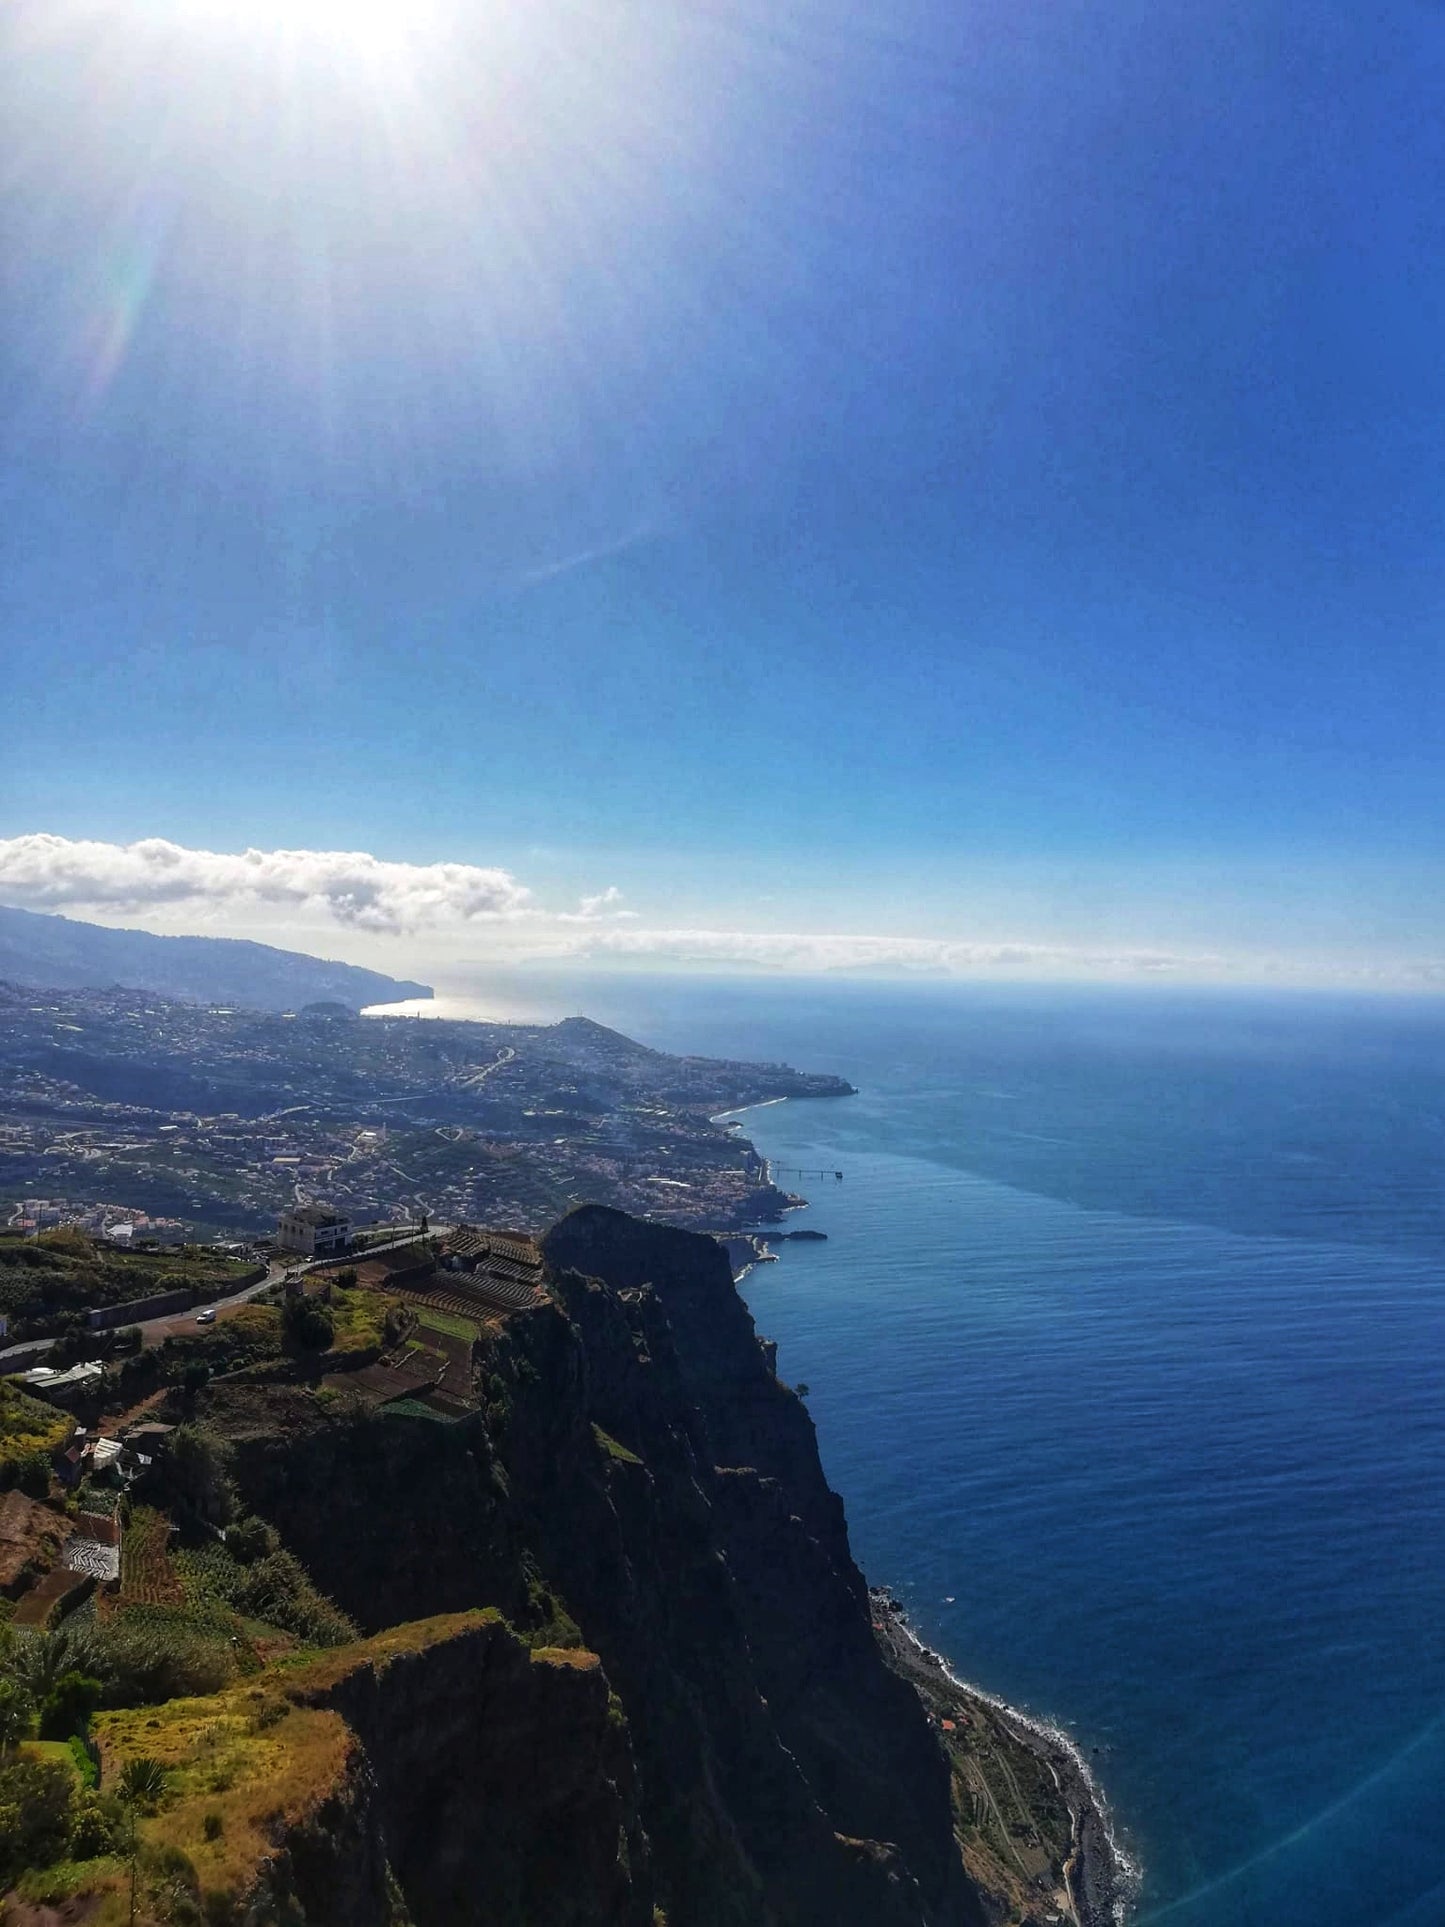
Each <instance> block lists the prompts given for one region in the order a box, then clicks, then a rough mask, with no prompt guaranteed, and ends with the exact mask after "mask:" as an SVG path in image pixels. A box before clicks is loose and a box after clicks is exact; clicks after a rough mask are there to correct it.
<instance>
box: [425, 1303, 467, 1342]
mask: <svg viewBox="0 0 1445 1927" xmlns="http://www.w3.org/2000/svg"><path fill="white" fill-rule="evenodd" d="M417 1329H418V1330H419V1331H432V1332H445V1333H446V1334H447V1336H448V1337H450V1338H466V1339H469V1340H471V1342H472V1343H473V1344H475V1342H476V1339H477V1334H478V1332H479V1331H480V1329H481V1328H480V1326H479V1325H478V1324H477V1321H476V1320H475V1319H474V1318H463V1317H462V1316H461V1315H460V1313H458V1312H454V1311H436V1310H435V1309H433V1307H432V1306H430V1305H422V1306H418V1308H417Z"/></svg>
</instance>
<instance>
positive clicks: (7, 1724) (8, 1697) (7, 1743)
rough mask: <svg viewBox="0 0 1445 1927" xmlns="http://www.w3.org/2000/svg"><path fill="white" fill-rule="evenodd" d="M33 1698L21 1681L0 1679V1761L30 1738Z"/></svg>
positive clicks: (33, 1713)
mask: <svg viewBox="0 0 1445 1927" xmlns="http://www.w3.org/2000/svg"><path fill="white" fill-rule="evenodd" d="M34 1724H35V1698H34V1695H33V1694H32V1693H31V1692H30V1690H29V1688H28V1687H27V1686H26V1685H25V1683H24V1681H23V1680H18V1679H15V1678H14V1677H13V1676H12V1677H11V1678H8V1679H7V1678H4V1677H0V1760H3V1759H5V1758H6V1757H7V1756H8V1755H9V1754H11V1753H13V1752H14V1750H15V1748H16V1747H17V1746H18V1745H19V1744H20V1742H21V1741H22V1740H24V1739H28V1738H29V1736H30V1729H31V1727H32V1726H33V1725H34Z"/></svg>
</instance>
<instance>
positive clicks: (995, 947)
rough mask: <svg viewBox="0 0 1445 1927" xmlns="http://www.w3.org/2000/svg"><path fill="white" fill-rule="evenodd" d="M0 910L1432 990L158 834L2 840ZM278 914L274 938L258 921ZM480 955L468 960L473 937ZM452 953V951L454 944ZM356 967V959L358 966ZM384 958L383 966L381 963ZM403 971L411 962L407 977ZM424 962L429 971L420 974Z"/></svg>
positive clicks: (1109, 975) (944, 971)
mask: <svg viewBox="0 0 1445 1927" xmlns="http://www.w3.org/2000/svg"><path fill="white" fill-rule="evenodd" d="M0 902H4V903H8V904H12V905H15V906H17V907H20V908H23V909H31V910H42V911H52V912H54V911H65V910H71V911H77V912H89V913H90V914H92V915H94V916H97V917H99V918H100V919H101V920H102V921H104V920H106V919H107V918H115V917H118V916H128V917H134V918H142V919H144V918H149V919H151V920H152V921H161V922H163V923H165V924H166V926H167V927H169V928H172V929H174V928H176V927H177V925H176V921H175V920H176V918H177V917H178V916H183V915H184V914H185V913H186V912H187V911H189V912H190V913H191V916H192V921H197V922H202V923H204V925H205V927H206V928H207V929H208V930H209V931H210V932H211V933H213V934H226V935H245V936H253V935H258V934H260V935H264V937H265V939H266V940H267V941H280V942H282V943H283V944H286V945H288V946H289V947H292V948H295V947H304V941H305V935H306V931H305V930H304V929H303V928H302V927H301V925H302V924H303V923H304V924H306V925H308V926H309V928H310V930H311V931H313V932H319V931H321V930H323V929H337V928H339V929H342V930H346V931H350V932H351V933H352V934H353V936H354V938H356V939H357V940H366V944H365V947H367V948H368V949H369V951H370V954H369V957H368V961H379V962H383V963H385V962H386V961H387V960H388V959H387V958H386V957H382V956H380V955H379V953H378V952H377V951H376V950H375V949H374V948H370V946H371V944H372V943H373V942H380V943H391V944H395V943H396V942H397V941H398V940H401V939H410V940H412V942H413V944H418V943H426V944H428V945H429V946H430V950H429V951H427V952H422V953H417V966H418V967H419V966H420V964H421V963H423V962H425V961H426V960H427V958H428V957H435V958H436V959H437V960H441V959H443V958H444V957H445V956H447V955H450V956H451V957H452V958H453V959H454V960H456V961H463V960H464V961H466V962H468V963H470V962H478V963H486V962H488V961H491V962H494V963H503V962H506V963H529V962H530V963H547V964H553V965H568V964H613V965H632V966H636V967H652V968H659V969H665V968H668V967H672V968H685V969H698V968H702V969H706V968H713V969H720V970H739V969H741V970H758V971H772V972H777V973H780V974H791V975H824V974H829V973H835V972H836V973H847V972H862V973H873V974H879V975H882V974H894V975H899V976H919V977H922V976H936V977H969V976H992V977H997V978H1011V977H1013V978H1034V979H1046V980H1047V979H1054V980H1060V981H1067V980H1069V979H1080V978H1085V979H1087V978H1096V979H1103V980H1113V981H1120V980H1122V981H1136V982H1147V981H1161V980H1169V979H1174V980H1177V981H1180V982H1217V983H1249V982H1259V983H1270V982H1273V983H1280V984H1286V983H1302V984H1303V983H1330V982H1333V983H1337V984H1356V985H1361V986H1377V987H1382V988H1383V987H1397V988H1418V989H1425V988H1439V987H1440V986H1442V985H1445V962H1442V961H1440V960H1438V959H1433V958H1427V959H1414V960H1403V961H1395V960H1374V961H1369V960H1342V961H1339V962H1336V963H1334V964H1331V965H1329V966H1328V967H1322V965H1321V963H1320V961H1319V960H1318V959H1305V958H1297V957H1289V956H1259V955H1251V956H1241V955H1231V954H1229V953H1226V952H1223V951H1203V950H1200V951H1179V950H1174V949H1171V948H1167V947H1163V946H1149V945H1141V946H1133V945H1124V944H1121V945H1117V946H1112V947H1111V946H1089V945H1070V944H1066V943H1057V942H1052V943H1044V942H1034V941H1028V940H1019V941H1014V940H993V939H984V938H981V937H957V936H952V937H944V936H939V937H920V936H906V935H890V934H888V933H878V932H873V933H866V932H865V933H858V932H854V933H848V932H828V931H824V932H802V931H768V930H764V931H757V930H753V931H749V930H727V929H715V928H706V929H680V928H655V927H649V926H648V925H646V924H644V923H642V922H640V921H639V919H638V916H637V913H636V912H635V911H633V910H630V909H626V908H624V907H623V899H622V893H621V892H620V891H619V890H618V889H617V888H616V887H615V886H613V885H608V886H607V887H605V888H602V889H598V890H596V891H593V892H591V893H588V894H585V895H583V896H582V897H581V899H580V901H579V902H578V903H577V907H576V908H575V909H554V908H549V907H548V906H546V905H545V904H543V903H542V902H541V901H539V899H538V897H537V895H536V893H535V892H534V891H533V890H532V889H530V888H529V887H528V886H527V885H526V884H525V883H523V882H521V881H520V880H519V879H518V878H517V877H516V876H515V875H513V873H512V872H511V871H510V870H507V869H505V868H502V867H500V866H490V865H487V866H483V865H477V864H470V863H446V862H436V863H400V862H392V861H388V860H387V859H384V858H381V857H377V856H373V855H371V854H370V853H368V852H366V851H358V850H351V851H343V850H255V849H248V850H244V851H241V852H239V853H235V852H226V851H216V850H201V849H190V848H187V847H186V846H184V845H182V844H178V843H173V842H170V841H169V840H167V839H166V838H163V837H147V838H144V839H142V840H140V841H138V842H135V843H126V844H121V843H107V842H101V841H95V840H90V839H82V838H71V837H64V836H55V835H50V834H45V833H38V832H37V833H34V834H29V835H23V836H16V837H10V838H0ZM277 916H281V917H284V918H285V920H286V928H285V930H284V931H282V932H277V931H276V930H275V929H274V927H269V928H267V929H266V930H265V931H264V932H263V931H261V930H258V928H257V925H258V922H264V921H265V920H266V919H267V918H268V917H269V918H271V919H275V918H276V917H277ZM483 931H485V932H486V933H487V936H488V939H489V941H488V944H487V946H486V947H487V950H488V952H489V955H488V956H483V957H476V956H475V955H474V954H473V949H474V947H475V946H476V943H477V936H478V935H479V934H480V933H481V932H483ZM459 945H464V946H466V948H465V949H459V948H458V946H459ZM359 960H360V959H358V961H359ZM390 961H391V962H393V963H395V961H396V958H395V956H394V955H392V956H391V957H390ZM408 967H412V966H408ZM428 967H430V965H429V964H428Z"/></svg>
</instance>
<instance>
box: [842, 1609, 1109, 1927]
mask: <svg viewBox="0 0 1445 1927" xmlns="http://www.w3.org/2000/svg"><path fill="white" fill-rule="evenodd" d="M869 1602H870V1604H871V1606H872V1608H873V1628H874V1632H875V1633H876V1635H877V1637H878V1642H879V1644H880V1646H881V1647H882V1648H883V1651H884V1654H885V1656H886V1658H887V1660H888V1662H889V1664H890V1665H891V1666H892V1667H893V1669H894V1671H895V1672H897V1673H899V1674H900V1675H901V1676H902V1677H903V1678H904V1679H906V1680H907V1681H908V1682H909V1684H910V1685H911V1686H912V1687H913V1688H914V1690H915V1691H916V1692H917V1693H918V1695H919V1697H920V1698H921V1699H922V1700H923V1702H924V1705H925V1707H927V1709H928V1711H929V1713H930V1715H931V1716H932V1718H933V1720H934V1722H935V1724H936V1725H937V1726H938V1727H939V1729H940V1730H939V1737H940V1739H941V1740H942V1742H943V1743H944V1744H945V1745H946V1746H947V1747H948V1749H949V1752H950V1754H952V1755H953V1757H954V1760H955V1767H956V1770H957V1769H959V1768H961V1770H962V1776H963V1778H964V1779H965V1780H968V1779H969V1778H970V1777H971V1775H972V1771H973V1770H972V1768H971V1764H970V1759H969V1756H970V1754H971V1752H972V1750H973V1738H972V1735H973V1733H974V1732H975V1731H976V1723H977V1722H978V1721H979V1720H980V1719H981V1718H982V1719H991V1720H992V1721H993V1722H996V1724H997V1725H998V1727H1000V1728H1001V1729H1002V1730H1003V1732H1004V1733H1005V1734H1006V1735H1007V1736H1008V1737H1009V1738H1010V1739H1011V1740H1012V1741H1013V1742H1014V1743H1015V1744H1016V1745H1017V1746H1019V1747H1021V1748H1022V1749H1023V1750H1024V1751H1025V1752H1027V1753H1029V1754H1030V1755H1032V1757H1033V1758H1034V1759H1035V1760H1036V1761H1037V1762H1038V1763H1039V1764H1040V1765H1041V1766H1043V1767H1044V1768H1045V1770H1046V1771H1047V1773H1048V1775H1049V1777H1050V1779H1051V1780H1052V1782H1053V1785H1054V1787H1055V1788H1056V1789H1057V1792H1058V1795H1059V1797H1060V1798H1061V1799H1062V1801H1063V1803H1064V1806H1065V1807H1066V1809H1067V1811H1068V1815H1069V1842H1068V1849H1067V1853H1066V1854H1065V1856H1064V1857H1063V1859H1062V1862H1061V1864H1059V1865H1058V1867H1057V1873H1058V1876H1059V1880H1060V1882H1061V1886H1060V1890H1059V1892H1058V1894H1057V1900H1058V1902H1059V1903H1062V1904H1064V1905H1066V1906H1067V1909H1068V1915H1067V1917H1068V1918H1070V1919H1072V1921H1073V1922H1074V1927H1123V1923H1124V1922H1125V1921H1126V1920H1127V1919H1128V1916H1129V1911H1130V1908H1131V1905H1132V1902H1133V1899H1134V1896H1135V1894H1136V1892H1137V1889H1138V1884H1139V1872H1138V1869H1137V1867H1136V1866H1135V1865H1134V1863H1133V1861H1132V1860H1131V1859H1130V1858H1129V1856H1128V1854H1127V1853H1126V1852H1125V1851H1124V1849H1123V1848H1122V1847H1121V1846H1120V1844H1119V1841H1118V1839H1117V1837H1116V1836H1115V1833H1114V1830H1113V1827H1112V1825H1111V1823H1110V1818H1109V1811H1108V1806H1107V1804H1106V1802H1105V1799H1104V1796H1103V1793H1102V1792H1101V1791H1100V1788H1099V1786H1098V1784H1097V1782H1096V1781H1095V1779H1094V1776H1093V1774H1092V1773H1091V1772H1090V1771H1089V1767H1088V1763H1087V1761H1086V1760H1085V1758H1084V1755H1083V1752H1082V1750H1081V1749H1080V1747H1079V1746H1078V1744H1077V1742H1076V1741H1074V1740H1073V1739H1071V1738H1070V1737H1069V1735H1068V1734H1067V1733H1065V1732H1064V1731H1063V1730H1062V1729H1061V1728H1059V1727H1057V1726H1054V1725H1051V1724H1050V1723H1049V1722H1047V1721H1045V1720H1040V1719H1036V1718H1035V1717H1034V1716H1033V1715H1032V1714H1029V1713H1024V1712H1022V1711H1021V1710H1020V1709H1019V1708H1018V1707H1016V1706H1011V1705H1010V1704H1009V1703H1008V1701H1007V1700H1003V1699H1000V1698H999V1697H998V1696H997V1694H994V1693H989V1692H986V1691H985V1690H984V1689H983V1688H982V1687H979V1686H971V1685H969V1684H968V1683H967V1682H966V1681H964V1680H961V1679H959V1678H958V1676H957V1675H956V1674H955V1673H954V1672H952V1671H951V1670H950V1668H949V1665H948V1662H947V1661H946V1660H945V1659H944V1657H943V1655H942V1654H941V1653H937V1652H934V1650H933V1649H932V1648H931V1647H929V1646H926V1645H925V1644H924V1643H923V1641H922V1640H921V1639H920V1638H919V1636H918V1634H917V1633H916V1632H915V1631H914V1630H913V1628H912V1627H911V1626H910V1625H909V1624H908V1621H907V1618H906V1616H905V1614H904V1611H903V1607H902V1606H901V1605H900V1604H899V1602H898V1601H897V1600H896V1599H895V1598H894V1597H893V1596H892V1594H891V1593H889V1592H888V1591H887V1589H886V1588H880V1587H870V1588H869ZM945 1721H947V1722H949V1724H948V1725H945V1724H944V1722H945ZM960 1726H962V1727H963V1729H964V1731H963V1733H962V1734H958V1728H959V1727H960ZM956 1734H957V1737H955V1735H956ZM1034 1884H1035V1885H1041V1884H1043V1883H1042V1882H1039V1881H1038V1880H1036V1881H1035V1883H1034Z"/></svg>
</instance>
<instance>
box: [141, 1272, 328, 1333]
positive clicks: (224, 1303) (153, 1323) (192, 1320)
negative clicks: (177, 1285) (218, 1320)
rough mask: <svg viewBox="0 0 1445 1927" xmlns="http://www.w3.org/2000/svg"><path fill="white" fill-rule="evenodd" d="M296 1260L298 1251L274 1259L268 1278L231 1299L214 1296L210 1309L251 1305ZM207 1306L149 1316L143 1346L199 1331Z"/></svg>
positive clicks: (228, 1308)
mask: <svg viewBox="0 0 1445 1927" xmlns="http://www.w3.org/2000/svg"><path fill="white" fill-rule="evenodd" d="M296 1262H297V1259H296V1254H295V1253H294V1252H292V1253H289V1254H288V1255H287V1256H286V1257H284V1258H273V1259H272V1260H271V1262H270V1263H269V1264H268V1265H267V1267H266V1276H265V1277H264V1278H258V1279H257V1280H256V1282H255V1284H254V1285H245V1286H243V1287H242V1289H241V1290H240V1291H233V1292H232V1293H231V1295H230V1297H229V1298H213V1299H212V1300H211V1303H210V1309H211V1310H212V1311H214V1312H216V1313H217V1314H219V1313H221V1312H223V1311H230V1310H231V1309H232V1308H233V1307H234V1306H236V1305H248V1304H249V1303H250V1302H251V1300H252V1299H253V1298H256V1297H259V1296H260V1294H261V1293H262V1292H263V1291H266V1290H267V1289H268V1288H269V1287H270V1286H272V1285H279V1284H280V1282H281V1280H282V1279H283V1278H284V1277H285V1276H286V1273H287V1272H288V1271H290V1270H291V1269H292V1267H293V1266H294V1265H295V1264H296ZM204 1309H206V1308H205V1307H204V1306H193V1307H192V1309H191V1310H190V1311H173V1312H171V1313H169V1314H168V1315H167V1316H166V1317H165V1318H147V1319H145V1320H144V1321H143V1322H142V1323H141V1325H140V1327H139V1330H140V1342H141V1344H142V1346H147V1345H159V1344H160V1342H161V1340H162V1339H163V1338H176V1337H178V1336H179V1335H180V1334H181V1333H182V1332H193V1331H195V1330H196V1329H197V1326H196V1313H197V1311H198V1310H204ZM210 1322H211V1321H210V1319H207V1320H206V1323H207V1324H209V1323H210Z"/></svg>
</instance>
